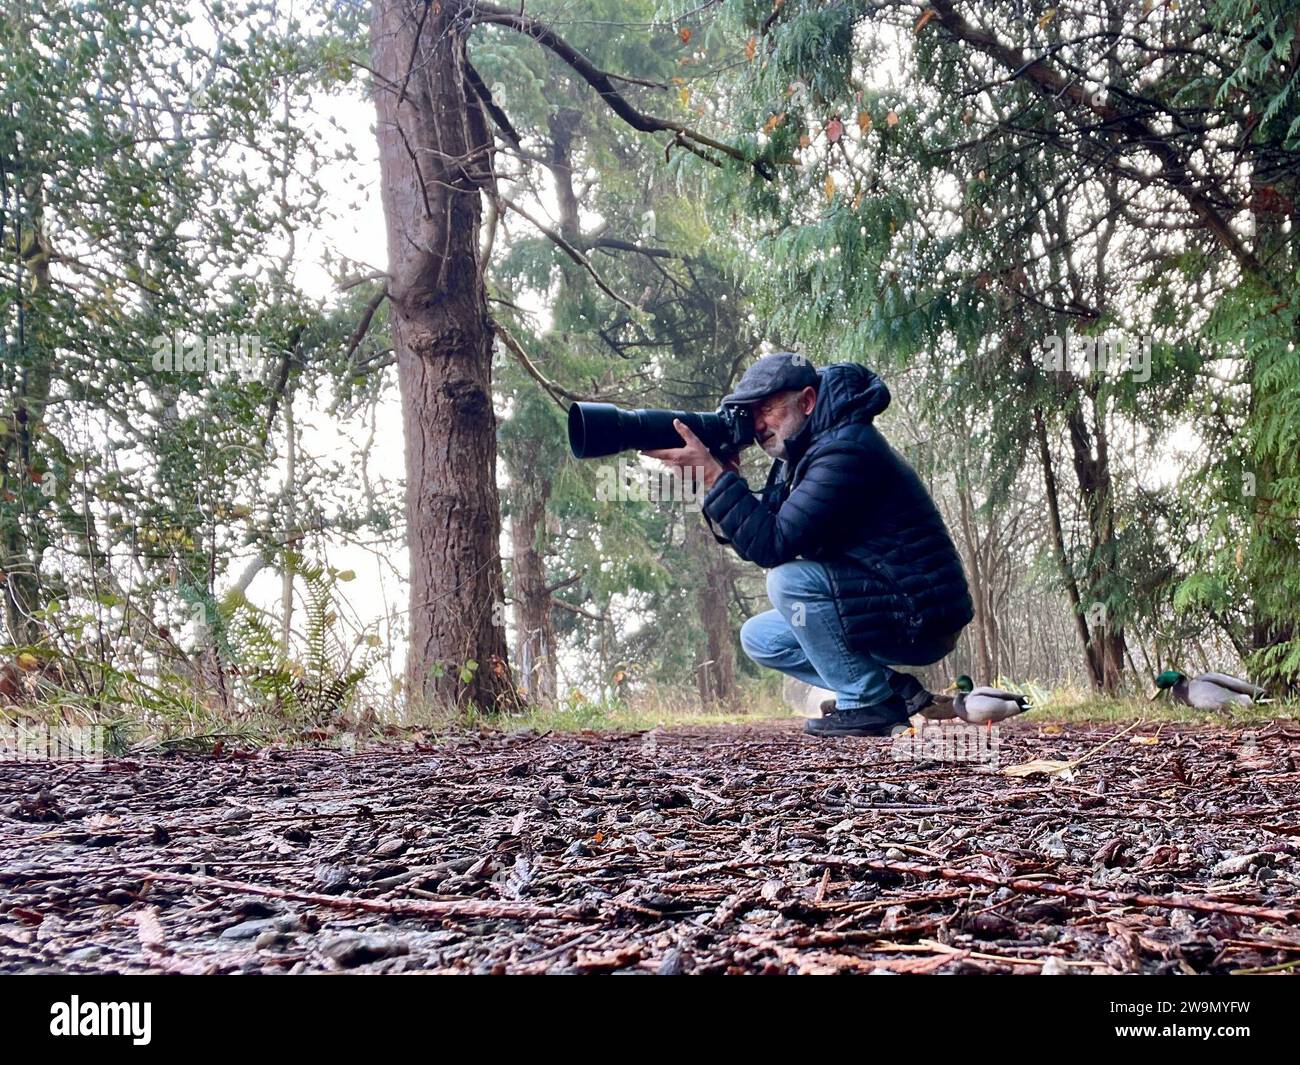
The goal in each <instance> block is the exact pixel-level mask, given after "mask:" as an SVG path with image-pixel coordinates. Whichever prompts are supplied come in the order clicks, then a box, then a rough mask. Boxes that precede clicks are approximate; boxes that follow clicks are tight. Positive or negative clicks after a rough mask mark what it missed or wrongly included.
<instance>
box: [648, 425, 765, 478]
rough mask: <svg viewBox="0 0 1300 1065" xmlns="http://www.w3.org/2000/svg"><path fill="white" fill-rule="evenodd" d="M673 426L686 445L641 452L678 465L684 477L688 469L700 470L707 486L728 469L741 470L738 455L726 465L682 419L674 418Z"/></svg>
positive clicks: (672, 464) (736, 471)
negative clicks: (716, 457)
mask: <svg viewBox="0 0 1300 1065" xmlns="http://www.w3.org/2000/svg"><path fill="white" fill-rule="evenodd" d="M673 428H674V429H676V430H677V432H678V433H679V434H680V435H681V438H682V439H683V440H685V441H686V446H685V447H665V448H660V449H659V450H657V451H643V452H641V454H643V455H647V456H649V457H650V458H652V459H659V460H660V461H662V462H666V463H668V465H670V466H676V467H677V468H678V469H679V470H681V471H682V477H683V478H685V477H686V476H687V473H686V471H687V470H692V471H698V472H697V473H696V476H698V477H699V479H700V480H701V481H702V482H703V483H704V487H705V488H712V487H713V482H714V481H716V480H717V479H718V478H719V477H721V476H722V475H723V474H724V473H726V472H727V471H728V470H731V471H732V472H734V473H739V472H740V459H739V458H738V457H733V458H732V459H731V460H729V461H728V462H727V464H726V465H725V466H724V465H723V464H722V463H721V462H719V461H718V460H717V459H715V458H714V457H713V455H712V454H711V453H710V451H709V449H708V448H707V447H705V446H704V444H703V443H701V441H700V438H699V437H698V436H696V435H695V434H694V433H693V432H691V431H690V429H688V428H687V427H686V425H685V423H683V422H682V421H681V420H679V419H677V418H674V419H673Z"/></svg>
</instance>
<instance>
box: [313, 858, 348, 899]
mask: <svg viewBox="0 0 1300 1065" xmlns="http://www.w3.org/2000/svg"><path fill="white" fill-rule="evenodd" d="M351 875H352V874H351V872H350V871H349V870H347V869H345V868H344V867H343V866H341V865H331V864H330V863H329V862H321V863H320V864H319V865H318V866H316V883H317V884H318V885H320V890H321V891H322V892H324V893H325V894H326V895H337V894H339V893H340V892H341V891H343V890H344V889H345V888H346V887H347V886H348V880H349V879H350V877H351Z"/></svg>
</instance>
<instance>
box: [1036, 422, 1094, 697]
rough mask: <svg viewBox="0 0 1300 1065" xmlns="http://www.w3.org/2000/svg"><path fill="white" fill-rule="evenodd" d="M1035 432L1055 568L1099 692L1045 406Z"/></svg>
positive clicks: (1084, 659) (1092, 679)
mask: <svg viewBox="0 0 1300 1065" xmlns="http://www.w3.org/2000/svg"><path fill="white" fill-rule="evenodd" d="M1034 435H1035V437H1037V440H1038V461H1039V464H1040V465H1041V467H1042V470H1043V491H1044V493H1045V494H1046V496H1047V515H1048V524H1049V526H1050V527H1051V531H1052V549H1053V553H1054V554H1055V555H1056V567H1057V569H1058V570H1059V571H1060V574H1061V581H1062V583H1063V584H1064V585H1065V594H1066V596H1067V597H1068V598H1069V600H1070V612H1071V613H1072V614H1073V615H1074V628H1075V632H1076V633H1077V634H1078V636H1079V643H1080V645H1081V647H1082V649H1083V664H1084V666H1085V667H1086V668H1087V670H1088V680H1089V682H1090V683H1091V684H1092V687H1093V690H1094V691H1100V690H1101V686H1102V671H1101V667H1100V663H1099V662H1098V661H1097V656H1096V652H1095V649H1094V648H1093V645H1092V639H1091V636H1090V634H1089V632H1088V620H1087V618H1085V617H1084V616H1083V605H1082V601H1081V599H1080V596H1079V584H1078V582H1077V581H1076V580H1075V579H1074V571H1073V570H1071V568H1070V558H1069V555H1067V554H1066V551H1065V532H1064V529H1063V527H1062V525H1061V501H1060V494H1059V492H1058V491H1057V487H1056V470H1055V468H1054V467H1053V465H1052V449H1051V446H1050V444H1049V443H1048V439H1047V424H1046V419H1044V417H1043V412H1042V409H1041V408H1038V407H1035V408H1034Z"/></svg>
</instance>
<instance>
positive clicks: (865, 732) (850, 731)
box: [803, 726, 893, 740]
mask: <svg viewBox="0 0 1300 1065" xmlns="http://www.w3.org/2000/svg"><path fill="white" fill-rule="evenodd" d="M803 732H804V735H805V736H858V737H866V738H875V739H884V740H887V739H889V738H890V737H891V736H893V732H892V731H889V732H881V731H880V730H879V729H873V728H817V729H812V728H808V727H807V726H805V727H804V730H803Z"/></svg>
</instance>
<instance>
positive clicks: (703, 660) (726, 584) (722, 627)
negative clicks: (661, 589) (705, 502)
mask: <svg viewBox="0 0 1300 1065" xmlns="http://www.w3.org/2000/svg"><path fill="white" fill-rule="evenodd" d="M692 519H693V515H687V518H686V536H687V543H688V545H689V548H690V554H691V557H692V559H693V563H694V564H695V565H697V566H699V567H700V568H701V569H702V571H703V580H702V581H700V583H699V585H698V588H697V590H696V593H695V607H696V610H697V611H698V613H699V618H700V626H701V628H702V629H703V630H704V644H703V646H702V647H700V649H699V652H698V654H697V656H696V667H695V679H696V688H697V690H698V691H699V694H700V702H701V703H703V704H704V705H705V706H718V705H723V706H726V705H730V704H732V703H734V702H735V699H736V647H735V634H734V630H733V629H732V625H731V612H730V609H729V604H730V603H731V599H732V588H731V584H732V580H733V571H732V565H731V559H730V558H729V557H728V556H727V553H726V551H725V550H723V549H722V548H721V547H719V545H718V544H716V543H714V542H713V539H712V537H710V536H709V533H708V529H707V527H706V526H705V524H704V521H703V519H695V520H692Z"/></svg>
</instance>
